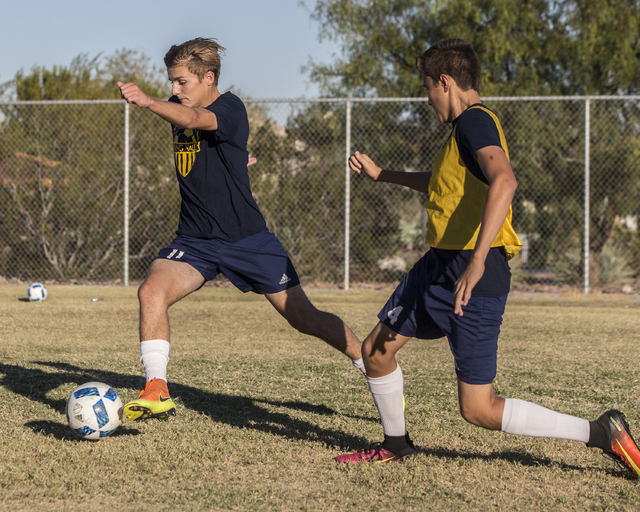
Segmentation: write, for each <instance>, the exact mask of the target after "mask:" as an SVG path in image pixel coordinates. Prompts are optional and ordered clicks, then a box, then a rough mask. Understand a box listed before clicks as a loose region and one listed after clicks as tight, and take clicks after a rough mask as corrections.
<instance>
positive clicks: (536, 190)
mask: <svg viewBox="0 0 640 512" xmlns="http://www.w3.org/2000/svg"><path fill="white" fill-rule="evenodd" d="M245 103H246V105H247V108H248V111H249V118H250V125H251V135H250V139H249V153H250V155H251V156H254V157H256V158H257V159H258V163H257V164H255V165H253V166H251V167H249V174H250V178H251V181H252V189H253V193H254V195H255V197H256V200H257V202H258V204H259V206H260V208H261V210H262V213H263V214H264V216H265V218H266V220H267V224H268V226H269V228H270V229H271V230H272V231H273V232H274V233H275V234H276V235H277V236H278V237H279V238H280V240H281V241H282V243H283V245H284V247H285V249H287V251H288V252H289V254H290V256H291V258H292V260H293V262H294V264H295V265H296V268H297V270H298V272H299V274H300V276H301V279H302V281H303V283H304V284H310V283H314V284H318V285H330V286H337V287H342V288H349V286H350V285H351V284H355V283H388V282H394V281H396V280H398V279H400V278H401V277H402V276H403V275H404V274H405V273H406V271H407V270H408V269H409V268H410V267H411V266H412V265H413V263H414V262H415V261H416V260H417V259H418V258H419V257H420V256H421V255H422V254H424V251H425V250H426V247H425V246H424V243H423V240H424V235H425V226H426V216H425V211H424V207H423V204H424V199H425V198H424V197H423V196H422V195H421V194H419V193H418V192H415V191H412V190H408V189H404V188H402V187H398V186H394V185H389V184H384V183H371V182H370V181H368V180H367V179H366V178H364V177H363V176H358V175H355V174H353V173H351V171H349V170H348V168H347V165H346V160H347V157H348V155H349V154H351V152H352V151H355V150H357V151H360V152H362V153H367V154H369V155H370V156H371V157H372V158H373V159H374V160H375V161H376V163H377V164H378V165H380V166H382V167H384V168H388V169H394V170H404V171H408V172H411V171H418V170H425V169H426V170H429V169H430V167H431V163H432V162H433V160H434V158H435V156H436V154H437V152H438V150H439V148H440V147H441V145H442V144H443V143H444V141H445V140H446V138H447V137H448V136H449V134H450V132H451V127H450V126H443V125H441V124H439V123H438V121H437V119H436V117H435V115H434V114H433V111H432V109H431V108H430V107H429V106H428V104H427V103H426V101H424V100H419V99H411V98H398V99H379V100H374V99H366V100H362V99H350V100H349V99H335V100H333V99H332V100H329V99H318V100H247V101H246V102H245ZM484 103H485V104H486V105H487V106H488V107H489V108H491V109H492V110H494V111H495V112H496V113H497V114H498V116H499V118H500V119H501V121H502V124H503V128H504V130H505V133H506V136H507V142H508V144H509V151H510V156H511V161H512V166H513V168H514V171H515V174H516V177H517V178H518V182H519V187H518V190H517V192H516V197H515V199H514V202H513V210H514V225H515V228H516V231H517V232H518V233H519V235H520V236H521V238H522V240H523V243H524V247H523V250H522V252H521V254H520V255H519V256H518V257H516V258H515V259H514V260H513V262H512V263H513V264H512V270H513V276H514V284H516V285H517V284H519V283H520V284H527V283H541V282H548V283H557V284H566V285H570V286H574V287H581V288H584V291H585V292H588V291H589V289H590V288H591V287H596V286H627V287H629V286H631V287H633V285H634V284H638V276H639V274H640V250H639V249H640V238H639V234H638V226H637V222H638V215H639V213H640V97H557V98H550V97H539V98H538V97H535V98H485V99H484ZM174 173H175V170H174V165H173V155H172V144H171V132H170V128H169V126H168V124H167V123H166V122H164V121H162V120H160V119H159V118H158V117H157V116H154V115H153V114H151V113H150V112H148V111H146V110H142V109H138V108H135V107H129V106H128V105H126V104H125V103H124V102H122V101H73V102H3V103H0V276H2V277H4V278H5V279H12V278H17V279H20V280H24V281H33V280H40V281H47V280H57V281H63V282H75V281H77V282H122V283H124V284H125V285H126V284H129V282H130V281H136V282H137V281H140V280H142V279H143V278H144V276H145V274H146V271H147V268H148V266H149V264H150V263H151V261H152V260H153V258H154V257H155V256H156V254H157V251H158V250H159V249H160V248H162V247H164V246H166V245H167V244H168V243H169V242H170V240H171V239H172V238H173V236H174V233H175V229H176V227H177V224H178V213H179V201H180V198H179V193H178V186H177V182H176V179H175V174H174ZM585 192H588V193H585ZM125 212H126V213H125Z"/></svg>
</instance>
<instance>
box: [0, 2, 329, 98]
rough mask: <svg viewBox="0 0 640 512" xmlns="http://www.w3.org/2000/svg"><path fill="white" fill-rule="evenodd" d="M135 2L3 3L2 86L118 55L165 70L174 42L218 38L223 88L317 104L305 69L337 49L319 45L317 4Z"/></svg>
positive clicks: (0, 41) (315, 89)
mask: <svg viewBox="0 0 640 512" xmlns="http://www.w3.org/2000/svg"><path fill="white" fill-rule="evenodd" d="M300 3H301V2H300V1H299V0H224V1H223V0H201V1H199V2H178V1H175V0H174V1H171V2H170V1H167V0H153V1H150V0H129V1H128V2H96V1H89V2H71V1H69V0H58V1H51V0H28V1H27V2H5V3H4V4H3V7H2V14H1V15H0V48H2V51H1V53H0V83H3V82H7V81H8V80H11V79H13V78H14V76H15V74H16V72H18V71H19V70H23V71H24V72H25V73H28V72H29V71H30V70H31V69H32V68H33V67H34V66H44V67H46V68H52V67H53V66H54V65H64V66H68V65H69V64H70V63H71V61H72V59H73V58H74V57H76V56H78V55H79V54H81V53H86V54H88V56H89V57H90V58H93V57H95V56H96V55H98V54H100V53H102V54H104V55H111V54H113V53H114V52H115V51H116V50H121V49H124V48H126V49H130V50H140V51H142V52H144V53H145V54H146V55H147V56H148V57H150V59H151V62H152V63H153V64H156V65H157V66H158V67H161V68H162V69H164V64H163V60H162V59H163V57H164V54H165V53H166V52H167V50H168V49H169V47H170V46H171V45H172V44H179V43H182V42H184V41H187V40H189V39H193V38H194V37H215V38H216V39H217V40H218V42H219V43H220V44H221V45H222V46H224V47H225V48H226V49H227V52H226V56H225V57H223V60H222V69H221V72H220V81H219V84H218V86H219V89H220V90H222V91H225V90H228V89H230V88H232V87H233V89H234V91H240V92H241V93H242V94H243V95H245V96H246V97H251V98H254V99H255V98H316V97H318V96H319V95H320V94H319V90H318V87H317V86H316V85H314V84H311V83H310V81H309V78H308V74H304V73H302V72H301V67H302V66H305V65H307V64H308V62H309V60H310V59H312V60H313V61H315V62H321V63H330V62H332V61H333V59H334V55H337V54H338V53H339V47H338V46H337V45H336V44H335V43H331V42H328V41H323V42H320V41H319V39H318V35H319V28H320V27H319V24H318V23H317V22H315V21H313V20H311V16H310V11H312V10H313V7H314V6H315V4H316V0H304V4H306V8H305V7H304V6H301V5H299V4H300Z"/></svg>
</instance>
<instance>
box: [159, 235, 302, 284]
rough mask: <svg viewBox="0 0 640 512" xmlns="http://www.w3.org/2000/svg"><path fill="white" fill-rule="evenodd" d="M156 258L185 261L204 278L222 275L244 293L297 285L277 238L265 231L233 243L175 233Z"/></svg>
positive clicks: (297, 279)
mask: <svg viewBox="0 0 640 512" xmlns="http://www.w3.org/2000/svg"><path fill="white" fill-rule="evenodd" d="M156 259H167V260H172V261H182V262H185V263H188V264H189V265H191V266H192V267H193V268H195V269H196V270H197V271H198V272H200V273H201V274H202V276H203V277H204V278H205V280H207V281H210V280H211V279H213V278H214V277H216V276H217V275H218V274H224V275H225V276H226V277H227V278H228V279H229V281H231V282H232V283H233V285H234V286H235V287H236V288H238V289H239V290H241V291H243V292H245V293H246V292H251V291H252V292H256V293H263V294H264V293H277V292H281V291H284V290H287V289H289V288H293V287H294V286H297V285H299V284H300V279H299V278H298V274H297V273H296V270H295V268H294V267H293V263H292V262H291V260H290V259H289V256H288V255H287V253H286V251H285V250H284V248H283V247H282V244H281V243H280V240H278V238H277V237H276V236H275V235H274V234H273V233H271V232H270V231H269V230H264V231H261V232H260V233H256V234H255V235H251V236H248V237H246V238H243V239H242V240H238V241H237V242H226V241H224V240H220V239H217V238H213V239H205V238H194V237H191V236H185V235H178V236H177V237H176V238H175V239H174V240H173V242H171V244H170V245H169V246H168V247H165V248H164V249H162V250H161V251H160V252H159V253H158V256H157V258H156Z"/></svg>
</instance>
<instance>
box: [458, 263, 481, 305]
mask: <svg viewBox="0 0 640 512" xmlns="http://www.w3.org/2000/svg"><path fill="white" fill-rule="evenodd" d="M482 274H484V263H477V262H475V261H474V260H471V262H470V263H469V266H468V267H467V268H466V270H465V271H464V272H463V273H462V275H461V276H460V278H459V279H458V280H457V281H456V284H455V285H454V287H453V314H454V315H460V316H464V313H463V311H462V306H466V305H467V304H469V299H470V298H471V292H472V291H473V289H474V288H475V286H476V285H477V284H478V281H480V278H481V277H482Z"/></svg>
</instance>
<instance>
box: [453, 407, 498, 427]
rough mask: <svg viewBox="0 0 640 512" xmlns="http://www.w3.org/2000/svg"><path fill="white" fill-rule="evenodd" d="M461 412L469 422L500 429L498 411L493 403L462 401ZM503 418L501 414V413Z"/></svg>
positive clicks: (478, 425)
mask: <svg viewBox="0 0 640 512" xmlns="http://www.w3.org/2000/svg"><path fill="white" fill-rule="evenodd" d="M460 414H461V415H462V417H463V418H464V420H465V421H466V422H467V423H471V424H472V425H475V426H476V427H481V428H486V429H488V430H500V427H501V421H499V418H498V416H497V414H498V411H497V409H494V408H493V406H492V404H491V403H474V404H468V403H462V402H461V403H460ZM499 416H500V418H501V415H499Z"/></svg>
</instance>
